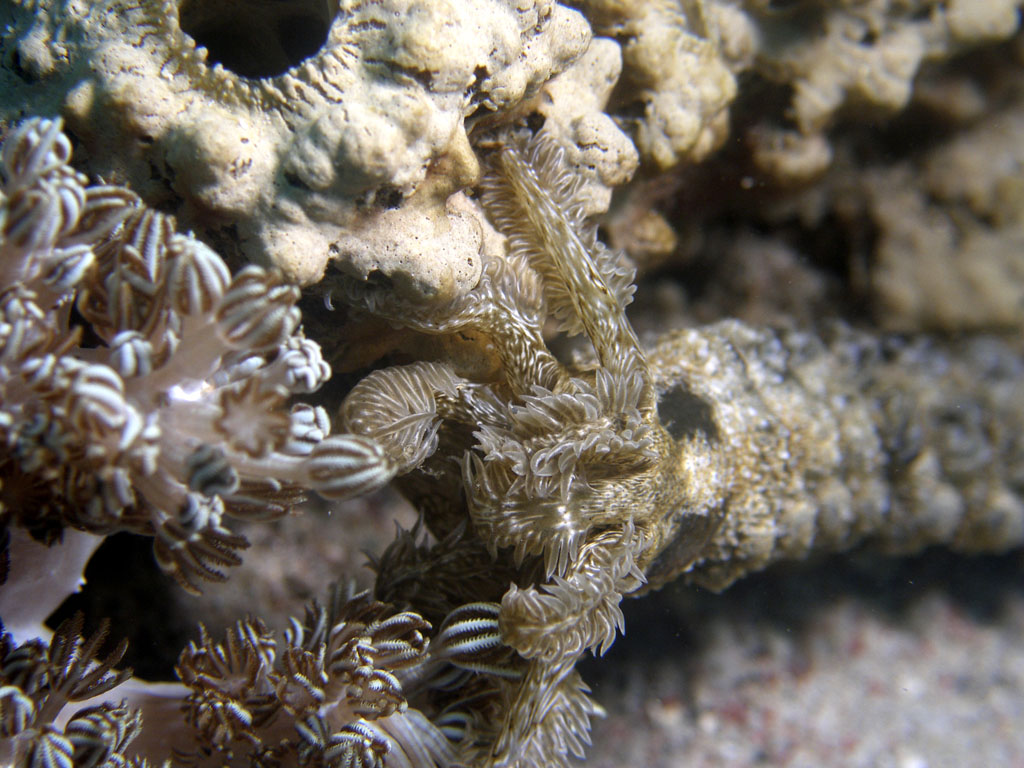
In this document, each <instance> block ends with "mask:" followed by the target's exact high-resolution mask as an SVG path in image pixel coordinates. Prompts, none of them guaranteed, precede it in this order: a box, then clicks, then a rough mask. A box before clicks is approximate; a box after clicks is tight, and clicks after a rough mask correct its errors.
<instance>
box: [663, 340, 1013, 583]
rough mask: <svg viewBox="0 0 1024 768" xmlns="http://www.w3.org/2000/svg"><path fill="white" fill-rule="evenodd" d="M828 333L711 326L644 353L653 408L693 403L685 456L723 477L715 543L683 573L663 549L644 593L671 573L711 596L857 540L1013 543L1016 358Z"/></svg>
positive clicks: (992, 345)
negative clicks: (655, 397) (699, 408)
mask: <svg viewBox="0 0 1024 768" xmlns="http://www.w3.org/2000/svg"><path fill="white" fill-rule="evenodd" d="M828 336H829V337H828V338H826V339H824V340H823V339H821V338H820V337H818V336H815V335H813V334H809V333H803V332H795V331H789V332H775V331H771V330H767V329H757V328H752V327H750V326H747V325H744V324H742V323H740V322H737V321H726V322H722V323H719V324H716V325H713V326H709V327H707V328H704V329H696V330H686V331H680V332H677V333H675V334H672V335H670V336H668V337H666V338H665V339H663V340H662V341H661V342H660V343H659V344H658V345H657V347H656V348H655V350H654V351H653V352H652V353H651V355H650V364H651V366H652V369H653V375H654V378H655V381H656V386H657V388H658V391H659V393H661V395H662V397H663V398H664V397H665V396H666V394H668V393H672V392H674V391H676V390H677V389H678V387H679V386H680V385H682V386H684V387H685V390H686V391H687V392H688V393H689V397H690V398H691V399H693V398H696V399H697V400H699V401H700V402H702V403H704V404H706V407H707V413H706V415H705V416H704V418H705V420H707V426H705V428H704V429H703V432H704V433H710V434H707V435H706V436H707V439H706V440H702V441H701V443H700V444H697V443H695V444H694V446H695V449H698V450H703V451H713V452H718V453H719V454H720V456H719V457H717V458H718V460H717V461H716V462H715V465H716V466H721V467H723V468H724V471H723V472H722V473H721V476H720V477H715V478H714V479H713V480H712V482H714V483H715V484H716V487H715V488H714V489H711V493H712V494H713V495H714V496H716V497H717V498H718V499H719V502H720V504H721V509H720V514H721V518H722V522H721V524H720V525H719V527H718V530H717V532H716V534H715V535H714V536H713V537H712V538H711V540H710V541H709V542H708V544H707V545H706V546H705V547H704V549H703V550H702V551H701V552H700V555H699V556H698V557H697V559H696V560H694V561H693V562H690V563H687V562H684V561H683V560H682V559H675V558H674V557H673V552H674V551H675V550H676V549H679V548H680V547H679V544H678V543H676V544H675V546H674V545H673V544H669V545H668V546H667V547H665V548H663V551H662V553H661V554H660V555H659V556H658V557H657V558H656V559H655V560H654V562H653V563H652V564H651V566H650V567H649V568H648V569H647V570H648V577H649V579H650V581H651V583H652V585H653V586H657V585H658V584H661V583H664V582H665V581H667V580H668V579H670V578H672V577H673V576H676V575H678V574H679V572H680V571H683V570H685V571H686V573H687V577H688V578H689V579H691V580H693V581H696V582H699V583H701V584H704V585H706V586H709V587H712V588H715V589H721V588H724V587H726V586H728V585H729V584H730V583H732V582H733V581H735V580H736V579H738V578H740V577H741V576H743V575H745V574H747V573H749V572H752V571H756V570H760V569H761V568H764V567H765V566H767V565H768V564H769V563H771V562H774V561H776V560H780V559H792V558H801V557H805V556H806V555H807V554H809V553H810V552H811V551H813V550H838V549H846V548H849V547H851V546H853V545H856V544H858V543H861V542H862V541H866V540H871V541H872V542H875V543H877V544H878V545H879V546H882V547H883V548H885V549H888V550H891V551H895V552H909V551H914V550H918V549H921V548H923V547H925V546H928V545H932V544H945V545H948V546H951V547H954V548H956V549H960V550H966V551H990V550H999V549H1006V548H1009V547H1012V546H1014V545H1018V544H1020V543H1021V542H1022V541H1024V501H1022V498H1021V496H1022V490H1024V439H1022V437H1021V435H1022V433H1024V361H1022V359H1021V356H1020V354H1019V353H1018V352H1017V351H1015V350H1014V349H1012V348H1011V347H1010V346H1008V345H1007V344H1005V343H1003V342H1001V341H998V340H995V339H988V338H974V339H971V340H965V341H962V342H955V343H946V344H944V343H940V342H938V341H935V340H930V339H917V340H910V341H908V340H905V339H902V338H894V337H888V338H877V337H871V336H868V335H866V334H861V333H857V332H854V331H851V330H850V329H848V328H845V327H836V328H834V329H832V330H831V331H830V332H829V334H828ZM689 412H690V413H691V414H692V413H693V412H694V411H693V409H692V408H690V409H689ZM667 414H668V416H669V417H670V416H671V411H670V410H669V411H667ZM663 418H664V417H663ZM690 418H693V417H692V416H691V417H690ZM667 426H668V427H669V430H670V432H671V431H673V430H674V431H676V432H677V433H680V432H686V431H687V430H691V431H692V428H693V425H689V426H687V425H675V426H673V424H671V423H669V424H668V425H667ZM684 439H685V438H684ZM686 452H687V449H686V446H685V445H684V449H683V455H684V456H686ZM676 519H677V520H685V515H680V516H678V517H677V518H676ZM668 538H669V539H670V540H671V539H672V536H671V535H670V536H669V537H668ZM682 549H685V547H683V548H682Z"/></svg>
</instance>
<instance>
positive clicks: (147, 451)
mask: <svg viewBox="0 0 1024 768" xmlns="http://www.w3.org/2000/svg"><path fill="white" fill-rule="evenodd" d="M70 155H71V145H70V143H69V141H68V139H67V138H66V137H65V136H64V135H63V134H62V133H61V131H60V124H59V122H58V121H53V120H43V119H34V120H30V121H28V122H26V123H25V124H23V125H22V126H20V127H19V128H17V129H16V130H14V131H13V132H12V133H11V135H10V136H9V137H8V138H7V141H6V142H5V143H4V145H3V150H2V155H0V166H2V167H0V172H2V187H0V193H2V196H0V403H2V406H0V520H2V522H3V525H5V526H6V525H7V524H8V523H9V522H11V521H13V522H15V523H16V524H19V525H22V526H25V527H27V528H29V529H30V530H31V531H33V532H34V533H35V535H37V536H38V537H40V538H43V539H44V540H52V539H53V538H54V537H55V536H56V535H57V534H58V532H59V531H60V529H61V528H62V527H63V526H72V527H75V528H79V529H82V530H85V531H89V532H91V533H95V534H98V535H107V534H109V533H112V532H114V531H120V530H128V531H133V532H136V533H140V534H144V535H148V536H152V537H153V539H154V550H155V552H156V557H157V560H158V561H159V562H160V564H161V566H162V567H163V568H164V569H165V570H167V571H168V572H170V573H171V574H172V575H174V577H175V578H176V579H177V580H178V581H179V582H180V583H181V584H182V586H184V587H185V588H186V589H188V590H190V591H197V590H198V589H199V584H200V583H201V581H202V580H204V579H221V578H223V573H222V569H223V568H224V567H225V566H231V565H235V564H237V563H238V562H239V558H238V554H237V552H238V550H239V549H241V548H242V547H244V546H246V545H247V543H246V541H245V539H244V538H242V537H241V536H238V535H235V534H233V533H231V532H230V531H229V530H228V528H227V527H226V526H225V524H224V517H225V515H234V516H240V517H255V518H261V519H266V518H272V517H277V516H280V515H283V514H285V513H286V512H287V511H288V510H289V509H291V508H293V507H294V506H295V505H296V503H297V502H299V501H300V500H301V499H302V498H303V495H304V493H305V492H306V491H307V490H315V491H317V492H319V493H321V494H323V495H325V496H328V497H331V498H343V497H347V496H351V495H354V494H357V493H362V492H365V491H367V490H372V489H373V488H377V487H379V486H381V485H383V484H384V483H385V482H387V480H388V479H389V478H390V477H391V475H392V473H393V465H392V462H391V460H390V459H389V458H387V457H386V456H385V455H384V454H383V453H382V452H381V450H380V449H379V447H378V445H377V444H376V443H374V442H373V441H371V440H369V439H367V438H364V437H359V436H353V435H331V434H330V421H329V419H328V418H327V415H326V413H325V412H324V411H323V409H322V408H314V407H311V406H308V405H304V404H295V405H292V404H290V400H289V398H290V397H291V396H292V395H295V394H302V393H308V392H312V391H314V390H316V389H317V388H318V387H319V386H320V385H321V384H322V383H323V382H324V381H325V380H326V379H327V378H328V377H329V376H330V367H329V366H328V365H327V364H326V363H325V362H324V360H323V359H322V357H321V355H320V349H319V347H318V346H317V344H315V343H314V342H312V341H310V340H308V339H306V338H304V337H303V335H302V331H301V329H300V327H299V322H300V319H301V318H300V314H299V310H298V308H297V307H296V306H295V303H296V301H297V299H298V297H299V292H298V289H297V288H296V287H294V286H292V285H289V284H287V283H285V282H283V281H282V279H281V277H280V276H279V275H278V274H277V273H275V272H271V271H266V270H264V269H261V268H259V267H255V266H250V267H246V268H245V269H243V270H242V271H241V272H239V273H238V274H236V275H234V276H232V275H231V273H230V272H229V270H228V269H227V267H226V266H225V264H224V262H223V261H222V260H221V258H220V257H219V256H218V255H217V254H216V253H214V252H213V251H212V250H211V249H210V248H208V247H207V246H206V245H204V244H203V243H201V242H200V241H198V240H196V239H195V238H194V237H192V236H191V235H188V234H181V233H179V232H177V231H176V230H175V225H174V221H173V219H172V218H170V217H169V216H166V215H164V214H162V213H159V212H157V211H154V210H151V209H148V208H146V207H145V206H144V205H142V204H141V203H140V201H139V200H138V198H137V197H136V196H135V195H134V194H133V193H132V192H130V191H129V190H127V189H124V188H122V187H115V186H104V185H89V184H88V181H87V179H85V178H84V177H82V176H81V175H80V174H78V173H76V172H75V171H73V170H72V169H71V167H70V166H69V165H68V161H69V159H70Z"/></svg>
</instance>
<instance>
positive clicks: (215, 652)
mask: <svg viewBox="0 0 1024 768" xmlns="http://www.w3.org/2000/svg"><path fill="white" fill-rule="evenodd" d="M430 629H431V627H430V624H429V623H428V622H427V621H426V620H425V619H423V618H422V617H421V616H420V615H419V614H417V613H413V612H410V611H396V610H394V609H393V608H392V607H391V606H389V605H387V604H385V603H382V602H379V601H377V600H374V599H372V598H371V597H370V595H369V593H367V592H362V593H358V594H354V593H353V592H352V591H351V589H350V588H346V589H342V588H335V589H334V591H333V592H332V594H331V595H330V598H329V599H328V601H327V602H326V603H325V604H319V603H314V604H313V605H312V606H311V607H310V608H308V609H307V611H306V616H305V619H304V620H302V621H300V620H298V619H292V621H291V624H290V627H289V628H288V629H287V630H286V631H285V633H284V642H283V643H282V644H280V645H279V642H278V640H277V638H276V637H275V635H274V633H273V632H271V631H270V630H268V629H267V627H266V626H265V625H264V624H263V623H262V622H261V621H259V620H258V619H250V620H247V621H243V622H239V623H238V624H237V625H236V626H235V627H234V628H233V629H230V630H229V631H228V633H227V638H226V642H225V643H223V644H220V643H216V642H215V641H214V640H213V639H212V638H211V637H210V636H209V634H208V633H207V632H206V631H205V629H204V630H202V631H201V634H200V638H199V641H198V642H196V643H192V644H190V645H189V646H188V648H186V649H185V651H184V652H183V653H182V655H181V658H180V659H179V662H178V674H179V676H180V677H181V679H182V681H183V682H184V683H185V685H186V686H187V687H188V689H189V690H190V693H189V694H188V696H187V698H186V700H185V705H184V710H185V717H186V720H187V722H188V724H189V726H190V727H191V728H192V729H193V731H194V740H195V749H192V750H178V752H177V754H176V755H175V760H176V762H179V763H182V764H185V765H192V766H199V765H210V766H213V765H218V766H221V765H236V764H237V765H243V764H244V765H248V764H251V761H256V762H257V763H258V764H269V765H299V766H304V767H306V766H309V767H319V766H323V767H324V768H327V767H328V766H330V767H331V768H334V767H337V768H341V766H346V767H347V766H359V767H360V768H381V767H383V766H389V767H394V766H398V767H399V768H402V767H409V768H433V767H434V766H447V765H451V764H452V763H453V762H454V761H455V759H456V754H455V751H454V747H453V744H452V742H451V740H450V739H451V738H465V735H466V734H465V732H464V731H462V732H458V733H456V731H455V730H454V729H453V728H452V725H451V724H452V722H453V719H454V718H453V717H452V716H451V715H448V716H447V717H446V716H442V717H440V718H438V720H439V723H447V727H444V726H443V725H441V724H435V723H434V722H432V721H431V720H430V719H428V717H427V716H426V715H425V714H424V713H423V711H421V710H420V709H418V708H417V707H416V706H415V704H413V703H411V700H412V698H413V697H414V696H415V697H418V698H420V699H422V700H423V703H428V702H429V701H430V699H431V697H432V694H431V693H430V691H431V689H433V688H441V689H442V693H443V689H447V688H448V687H454V686H452V681H453V680H456V679H464V678H465V677H466V676H467V675H472V676H474V677H476V678H477V679H478V680H479V681H483V680H487V679H496V678H497V677H501V676H505V677H509V676H512V677H514V676H517V675H518V674H519V672H518V670H517V669H516V668H515V665H514V664H513V662H512V658H511V650H510V649H509V648H508V647H507V646H505V645H504V644H503V643H502V641H501V639H500V634H499V631H498V624H497V606H496V605H493V604H486V603H478V604H469V605H465V606H461V607H460V608H459V609H457V610H455V611H453V612H452V613H451V614H450V615H449V616H448V617H447V618H446V619H445V621H444V622H443V624H442V626H441V628H440V631H439V632H438V633H437V634H436V635H435V636H434V637H433V638H432V639H430V638H429V633H430ZM453 670H454V677H453ZM459 670H462V671H459ZM460 695H461V694H460ZM457 710H458V700H456V701H455V702H452V703H450V705H449V707H448V711H449V712H454V711H457ZM247 761H250V762H247ZM260 761H262V762H260Z"/></svg>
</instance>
